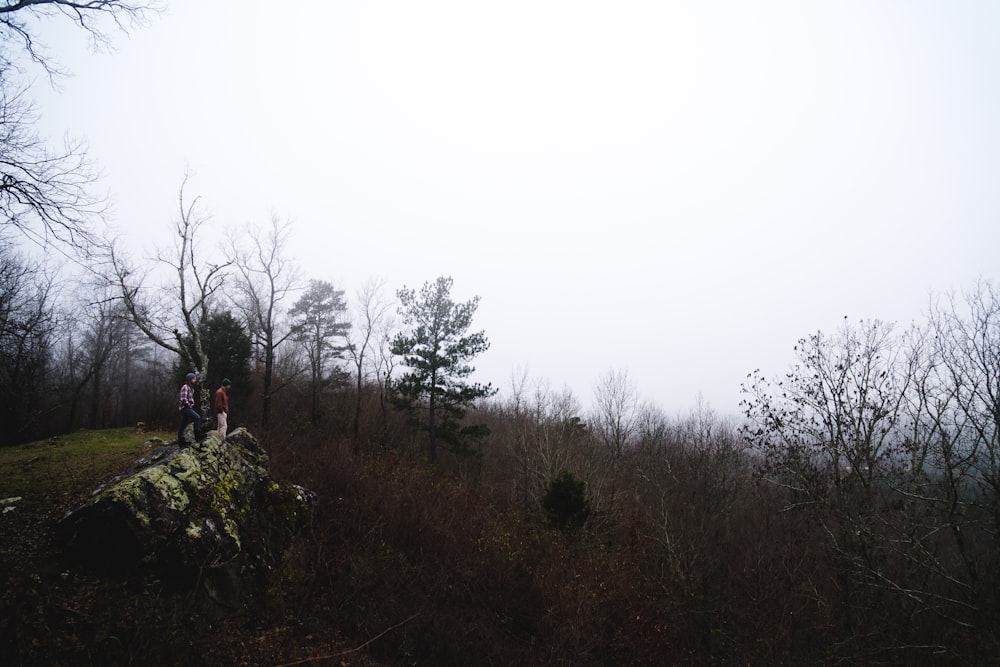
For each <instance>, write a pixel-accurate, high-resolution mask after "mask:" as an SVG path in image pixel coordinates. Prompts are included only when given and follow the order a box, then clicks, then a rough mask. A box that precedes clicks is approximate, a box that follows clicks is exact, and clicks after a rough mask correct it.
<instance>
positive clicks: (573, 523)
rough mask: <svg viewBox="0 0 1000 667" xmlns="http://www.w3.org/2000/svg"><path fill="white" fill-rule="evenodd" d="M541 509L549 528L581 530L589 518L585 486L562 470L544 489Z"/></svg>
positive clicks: (571, 474)
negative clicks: (543, 511)
mask: <svg viewBox="0 0 1000 667" xmlns="http://www.w3.org/2000/svg"><path fill="white" fill-rule="evenodd" d="M542 508H543V509H544V510H545V517H546V519H547V520H548V523H549V525H550V526H552V527H555V528H559V529H560V530H574V529H577V528H581V527H582V526H583V525H584V524H585V523H587V519H589V518H590V501H589V500H588V499H587V485H586V484H585V483H584V482H583V481H582V480H579V479H577V478H576V476H575V475H573V473H571V472H570V471H568V470H565V469H564V470H562V471H561V472H560V473H559V474H558V475H556V476H555V477H554V478H553V479H552V480H550V481H549V483H548V485H547V486H546V487H545V495H544V496H543V497H542Z"/></svg>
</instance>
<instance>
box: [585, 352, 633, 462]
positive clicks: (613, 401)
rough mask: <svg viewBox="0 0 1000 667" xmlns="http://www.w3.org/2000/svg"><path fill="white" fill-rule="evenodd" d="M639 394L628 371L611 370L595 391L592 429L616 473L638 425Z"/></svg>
mask: <svg viewBox="0 0 1000 667" xmlns="http://www.w3.org/2000/svg"><path fill="white" fill-rule="evenodd" d="M639 407H640V406H639V393H638V391H637V390H636V388H635V385H633V384H632V382H631V381H630V380H629V377H628V371H626V370H609V371H607V372H606V373H604V374H603V375H601V377H600V378H599V379H598V381H597V386H596V388H595V389H594V410H593V419H592V420H591V427H592V428H593V430H594V432H595V433H596V434H597V436H598V438H599V439H600V440H601V442H602V443H604V446H605V448H606V449H607V451H608V454H609V455H610V456H611V461H612V467H613V468H614V470H615V471H616V472H617V471H618V470H619V468H620V466H621V461H622V459H623V457H624V455H625V449H626V448H627V447H628V446H629V445H631V444H633V441H634V439H635V435H636V431H637V428H638V426H639Z"/></svg>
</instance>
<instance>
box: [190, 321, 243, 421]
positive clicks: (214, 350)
mask: <svg viewBox="0 0 1000 667" xmlns="http://www.w3.org/2000/svg"><path fill="white" fill-rule="evenodd" d="M198 333H199V336H200V337H201V340H202V349H203V351H204V355H205V357H207V358H208V366H207V367H206V371H205V373H204V374H202V376H201V377H200V378H199V380H198V382H199V384H201V385H202V393H203V394H206V395H208V396H209V397H211V396H212V394H213V393H214V392H215V389H216V387H218V386H219V384H220V383H221V382H222V379H223V378H229V379H230V380H232V383H233V389H232V393H231V394H230V401H231V402H234V403H241V402H244V401H245V400H246V399H247V397H248V396H249V395H250V394H251V392H252V391H253V375H252V373H251V368H250V360H251V358H252V356H253V343H252V341H251V340H250V337H249V336H248V335H247V333H246V331H245V330H244V328H243V325H242V324H240V321H239V320H238V319H236V318H235V317H234V316H233V314H232V313H231V312H229V311H228V310H226V311H217V312H214V313H212V314H211V315H209V316H208V317H207V318H205V319H204V320H202V321H201V322H199V323H198ZM182 341H183V343H184V344H185V345H190V344H191V340H190V337H188V336H183V337H182ZM189 371H190V369H188V368H185V367H182V366H178V367H177V368H176V369H175V373H176V378H175V384H176V385H177V386H180V385H181V384H182V383H183V382H184V375H185V374H186V373H188V372H189ZM201 409H202V410H203V411H204V410H205V406H204V405H203V406H202V407H201ZM211 417H212V412H211V410H208V411H206V413H205V414H202V418H203V419H205V420H206V421H207V420H209V419H211Z"/></svg>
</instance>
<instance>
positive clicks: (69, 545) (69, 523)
mask: <svg viewBox="0 0 1000 667" xmlns="http://www.w3.org/2000/svg"><path fill="white" fill-rule="evenodd" d="M312 501H313V494H312V493H311V492H310V491H308V490H307V489H304V488H302V487H298V486H294V485H279V484H278V483H277V482H275V481H274V480H273V479H272V478H271V476H270V474H269V471H268V458H267V453H266V452H265V451H264V449H263V448H261V446H260V445H259V444H258V442H257V440H256V439H255V438H254V437H253V436H252V435H251V434H250V433H249V432H247V431H246V430H245V429H242V428H240V429H236V430H235V431H233V432H232V433H231V434H230V435H229V437H228V438H227V439H226V440H225V441H223V440H222V438H221V437H220V436H219V434H218V432H216V431H210V432H209V434H208V436H207V437H206V439H205V440H204V441H202V442H200V443H197V444H195V445H193V446H191V447H188V448H183V449H178V448H177V447H172V446H163V447H158V448H156V449H155V450H153V451H152V452H151V453H150V455H149V456H147V457H146V458H144V459H143V460H141V461H140V462H139V463H138V464H137V465H136V466H134V467H133V469H132V470H130V471H129V472H128V473H126V474H125V475H124V476H122V477H120V478H116V479H114V480H112V481H110V482H108V483H107V484H105V485H103V486H101V487H100V488H98V489H97V490H96V491H95V492H94V495H93V497H92V498H91V499H90V500H89V501H88V502H86V503H85V504H84V505H82V506H81V507H79V508H77V509H75V510H73V511H72V512H70V513H68V514H67V515H66V516H65V517H64V518H63V519H62V520H61V521H60V522H59V525H58V527H57V530H58V532H57V534H58V536H59V538H60V539H61V541H62V543H63V545H64V547H65V550H66V553H67V555H69V556H71V557H72V558H74V559H75V560H78V561H80V562H82V563H86V564H90V565H95V566H99V567H100V568H101V569H102V570H105V571H106V570H109V569H112V570H113V569H131V568H133V567H136V566H143V567H151V568H156V569H158V570H167V571H182V572H183V571H198V572H205V571H206V570H212V569H215V570H223V569H226V568H228V569H230V570H238V571H241V572H242V571H246V570H248V569H249V570H263V571H267V570H270V569H271V568H272V567H273V566H274V565H275V564H276V561H277V559H278V558H280V554H281V552H282V551H283V550H284V547H285V546H286V545H287V543H288V541H289V539H290V538H291V537H292V535H293V534H294V533H295V532H296V531H297V530H298V529H299V528H300V527H301V526H302V525H304V522H306V521H307V520H308V517H309V513H310V509H311V506H312Z"/></svg>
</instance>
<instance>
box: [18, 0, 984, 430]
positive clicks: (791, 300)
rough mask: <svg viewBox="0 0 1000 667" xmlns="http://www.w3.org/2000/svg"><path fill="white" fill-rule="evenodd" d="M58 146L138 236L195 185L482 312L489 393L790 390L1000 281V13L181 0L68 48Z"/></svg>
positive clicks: (47, 103) (880, 7)
mask: <svg viewBox="0 0 1000 667" xmlns="http://www.w3.org/2000/svg"><path fill="white" fill-rule="evenodd" d="M49 34H50V35H51V37H50V38H49V40H48V41H49V45H50V46H51V47H53V50H54V51H55V52H56V54H57V55H59V56H60V58H61V59H62V61H63V62H64V64H65V65H67V67H68V68H70V69H71V70H72V71H73V72H74V73H75V76H74V77H73V78H72V79H70V80H69V81H67V82H65V84H64V86H63V89H62V91H61V92H53V91H50V90H48V89H45V87H44V85H42V84H43V83H44V82H41V83H40V85H39V86H38V93H39V102H40V104H39V107H40V111H41V112H42V114H43V115H44V123H43V131H44V132H45V133H47V134H48V135H50V136H53V137H59V136H61V135H62V134H63V133H64V132H68V133H70V134H72V135H74V136H78V137H84V138H86V139H87V140H88V142H89V146H90V153H91V155H92V157H94V158H95V159H96V160H97V161H99V163H100V164H101V166H102V168H103V171H104V173H105V180H104V185H105V187H106V188H107V189H108V190H109V191H110V192H111V193H112V194H113V196H114V198H115V201H116V211H117V224H118V226H119V227H121V228H122V229H124V230H126V232H127V233H128V234H129V235H130V236H134V241H135V244H136V248H137V249H140V248H144V247H147V248H148V247H150V244H151V243H153V242H157V241H159V242H161V243H166V240H167V233H168V227H169V225H170V223H171V221H172V220H173V219H174V218H175V211H176V198H177V191H178V188H179V185H180V182H181V179H182V177H183V174H184V171H185V169H186V168H188V167H190V169H191V170H192V171H193V172H194V178H193V179H192V180H191V182H190V184H189V193H190V194H192V195H195V194H196V195H199V196H201V197H202V199H203V201H204V203H205V206H206V210H207V211H209V212H210V213H211V214H212V216H213V220H214V221H215V224H216V225H217V226H218V229H219V230H220V231H221V230H223V229H226V228H231V227H234V226H238V225H241V224H243V223H245V222H256V223H259V224H263V223H266V222H267V221H268V220H269V219H270V217H271V214H272V213H274V214H277V215H278V216H280V217H282V218H287V219H290V220H292V221H293V223H294V230H295V231H294V237H293V240H292V242H291V244H290V247H289V254H291V255H293V256H295V257H296V258H297V259H298V261H299V262H300V264H301V266H302V268H303V270H304V273H305V275H306V276H307V277H309V278H317V279H323V280H331V281H333V282H334V283H335V284H337V285H338V286H340V287H342V288H344V289H346V290H347V293H348V294H349V295H350V294H352V293H353V292H354V290H355V289H356V288H357V287H358V286H359V285H360V284H361V283H362V282H364V281H365V280H366V279H367V278H369V277H370V276H378V277H382V278H384V279H385V280H386V282H387V285H388V286H389V288H390V290H391V291H392V292H394V291H395V290H396V289H397V288H399V287H401V286H403V285H406V286H409V287H419V286H420V285H421V284H423V283H424V282H425V281H428V280H433V279H435V278H436V277H437V276H440V275H450V276H452V277H453V278H454V279H455V287H454V294H453V296H454V297H456V299H458V300H465V299H468V298H470V297H472V296H473V295H479V296H480V297H481V299H482V301H481V305H480V309H479V312H478V315H477V318H476V321H475V323H474V326H475V328H476V329H483V330H485V331H486V333H487V335H488V337H489V338H490V340H491V343H492V347H491V349H490V350H489V351H488V352H487V353H486V354H484V355H483V356H482V357H480V358H479V359H478V362H477V363H476V365H477V367H478V369H479V372H478V373H477V378H478V379H479V380H481V381H490V382H493V384H494V385H496V386H499V387H501V389H507V388H508V386H509V379H510V377H511V374H512V372H513V371H515V369H519V368H524V367H526V368H527V370H528V373H529V376H530V377H531V378H532V379H533V380H545V381H548V382H549V383H550V384H551V385H552V386H553V388H554V389H560V388H561V387H562V386H563V385H567V386H569V387H570V388H571V389H572V390H573V391H574V392H575V393H576V394H577V396H578V397H579V398H580V399H581V400H582V401H583V402H584V403H585V404H587V403H589V402H590V400H591V397H592V394H593V387H594V385H595V382H596V381H597V379H598V377H599V376H600V375H601V374H602V373H604V372H606V371H608V370H610V369H625V370H627V371H628V374H629V377H630V379H631V380H632V382H633V383H634V384H635V385H636V387H637V389H638V391H639V392H640V393H641V395H642V396H643V397H644V398H645V399H647V400H650V401H653V402H655V403H657V404H659V405H660V406H661V407H662V408H664V409H665V410H666V411H667V412H668V414H677V413H681V412H686V411H687V410H688V409H690V408H691V407H692V406H693V405H694V403H695V400H696V397H697V396H698V395H699V393H700V394H702V395H703V397H704V399H705V400H707V401H708V402H709V403H710V404H711V405H712V407H713V408H714V409H715V410H716V411H717V412H719V413H722V414H733V415H735V414H738V411H739V410H738V402H739V399H740V383H741V382H742V380H743V379H744V377H745V376H746V374H747V373H748V372H749V371H751V370H753V369H755V368H758V367H759V368H761V369H763V370H764V372H765V373H766V374H767V375H776V374H779V373H781V372H783V371H784V370H785V369H786V368H787V367H788V365H789V364H790V363H791V362H792V361H793V357H792V347H793V346H794V344H795V342H796V340H797V339H798V338H799V337H801V336H804V335H806V334H808V333H810V332H813V331H816V330H817V329H822V330H824V331H833V330H834V329H835V328H836V327H837V326H838V325H839V323H840V322H842V320H843V317H844V316H845V315H847V316H849V317H850V318H851V319H852V320H858V319H862V318H879V319H883V320H888V321H896V322H900V323H901V324H906V323H908V322H910V321H912V320H920V319H922V317H923V312H924V308H925V305H926V302H927V297H928V293H929V292H932V291H933V292H943V291H947V290H952V289H956V290H962V289H966V288H969V287H971V286H972V285H973V283H974V282H975V280H976V279H977V278H979V277H982V278H986V279H990V280H993V281H997V279H998V278H1000V262H998V259H1000V258H998V250H1000V224H998V213H1000V187H998V184H1000V133H998V128H1000V120H998V119H1000V98H998V92H1000V53H998V50H1000V46H998V45H1000V39H997V35H998V34H1000V3H997V2H993V1H991V0H983V1H980V2H973V1H962V0H948V1H944V0H940V1H937V2H921V1H919V0H900V1H896V2H893V1H888V0H883V1H879V2H871V1H869V0H857V1H850V0H848V1H844V0H829V1H827V2H818V1H817V2H810V1H808V0H789V1H787V2H767V1H763V2H753V3H750V2H742V1H734V2H711V1H702V0H698V1H697V2H695V1H694V0H689V1H686V2H671V1H669V0H658V1H651V2H632V1H629V0H618V1H616V2H607V1H606V2H586V1H579V0H576V1H572V2H571V1H565V2H563V1H558V2H555V1H546V0H534V1H531V2H528V1H522V0H504V1H503V2H473V1H469V0H456V1H453V2H441V1H438V0H421V1H420V2H412V1H405V0H400V1H397V2H379V1H372V2H344V1H332V0H331V1H328V2H322V3H320V2H313V3H291V4H289V3H284V4H281V3H279V4H275V3H273V2H267V3H265V2H258V1H247V0H242V1H239V2H237V1H235V0H233V1H227V2H222V1H219V2H205V0H170V2H169V6H168V12H167V13H166V14H165V15H163V16H161V17H159V18H156V19H154V20H153V22H152V23H151V25H150V26H148V27H147V28H145V29H141V30H137V31H135V32H134V33H133V34H132V36H131V38H119V39H118V40H117V42H116V43H117V47H118V48H117V52H116V53H113V54H109V55H92V54H90V53H89V52H88V51H87V50H86V48H85V44H84V43H83V41H82V38H81V37H80V36H79V35H78V34H77V33H74V32H73V31H72V30H65V29H55V28H53V29H52V31H51V33H49Z"/></svg>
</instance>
